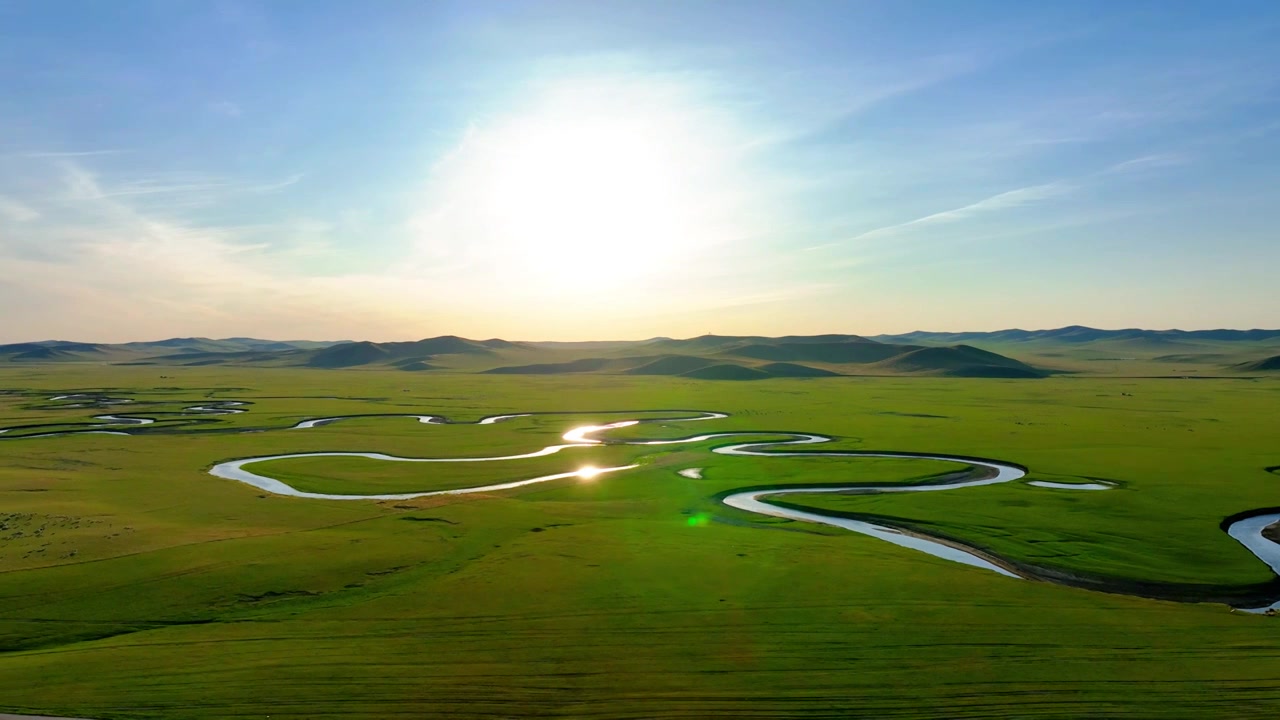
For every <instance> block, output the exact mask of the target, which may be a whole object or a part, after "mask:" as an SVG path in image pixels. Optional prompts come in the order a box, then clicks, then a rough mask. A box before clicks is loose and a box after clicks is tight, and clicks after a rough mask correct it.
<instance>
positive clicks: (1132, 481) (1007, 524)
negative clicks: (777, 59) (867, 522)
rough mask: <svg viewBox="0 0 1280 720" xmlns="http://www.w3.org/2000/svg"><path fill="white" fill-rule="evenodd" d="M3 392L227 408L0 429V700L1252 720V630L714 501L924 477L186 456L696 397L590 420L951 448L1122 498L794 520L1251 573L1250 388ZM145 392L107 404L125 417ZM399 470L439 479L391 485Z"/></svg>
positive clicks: (440, 449) (915, 502)
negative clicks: (78, 432) (271, 487)
mask: <svg viewBox="0 0 1280 720" xmlns="http://www.w3.org/2000/svg"><path fill="white" fill-rule="evenodd" d="M159 374H164V375H169V376H172V377H169V378H164V379H160V378H158V375H159ZM162 387H179V388H182V390H181V391H171V390H158V389H157V388H162ZM3 388H26V389H41V388H42V389H45V390H49V391H50V394H53V392H52V391H62V390H69V389H75V388H115V389H118V390H117V392H120V393H122V394H128V395H131V396H134V397H137V398H138V399H139V400H146V401H154V402H156V403H158V404H157V405H156V406H155V407H156V408H168V409H173V408H175V407H177V406H178V405H180V402H179V401H186V400H197V401H198V400H200V399H203V398H206V397H214V398H220V399H244V400H249V401H252V402H253V403H254V404H253V405H252V406H251V408H252V409H251V411H250V412H248V413H245V414H243V415H234V416H223V417H220V418H218V422H217V423H212V424H209V425H207V426H195V427H188V428H183V431H184V432H186V431H188V430H195V431H196V432H195V433H194V434H156V435H152V436H141V437H132V438H121V437H111V436H83V437H69V438H49V439H32V440H16V441H11V440H0V501H2V505H0V507H3V512H0V523H4V524H5V525H6V529H4V530H0V538H2V539H0V649H2V650H3V651H2V652H0V710H7V711H26V712H38V713H45V714H50V713H60V714H67V715H77V716H84V717H95V718H237V717H239V718H251V717H252V718H259V717H266V716H267V715H270V716H271V717H272V718H273V719H279V718H296V719H302V718H338V717H342V718H388V717H405V718H408V717H414V718H417V717H485V716H487V717H509V716H534V717H633V718H640V717H687V718H705V717H711V716H723V717H778V718H783V717H786V718H791V717H876V718H907V717H919V718H936V717H950V718H962V717H975V718H976V717H1009V718H1027V717H1035V718H1075V717H1119V716H1124V717H1151V718H1156V717H1160V718H1166V717H1222V718H1229V717H1246V716H1249V717H1252V716H1263V717H1265V716H1267V715H1269V714H1274V713H1275V712H1276V711H1277V710H1280V687H1278V686H1277V684H1276V682H1275V678H1276V677H1280V635H1277V634H1276V632H1275V623H1276V620H1275V619H1273V618H1266V617H1255V616H1247V615H1242V614H1232V613H1228V612H1227V611H1226V609H1225V608H1224V607H1223V606H1221V605H1211V604H1202V605H1197V604H1176V603H1167V602H1156V601H1150V600H1143V599H1138V598H1132V597H1125V596H1121V595H1110V594H1103V593H1095V592H1088V591H1084V590H1078V589H1072V588H1066V587H1060V586H1056V585H1051V584H1048V583H1039V582H1027V581H1019V580H1012V579H1009V578H1004V577H1001V576H998V575H996V574H994V573H990V572H984V571H980V570H976V569H973V568H968V567H964V566H960V565H956V564H954V563H949V562H946V561H942V560H938V559H935V558H932V557H929V556H926V555H922V554H920V553H916V552H913V551H910V550H906V549H903V548H899V547H896V546H892V545H889V544H887V543H883V542H880V541H877V540H875V539H873V538H868V537H864V536H860V535H856V534H852V533H845V532H841V531H839V530H836V529H833V528H822V527H818V526H812V525H803V524H799V523H792V522H786V521H781V520H776V519H765V518H758V517H757V516H752V515H747V514H745V513H739V512H737V511H733V510H730V509H728V508H724V507H723V506H721V505H719V504H718V503H717V502H716V500H715V497H716V496H717V495H718V494H720V493H724V492H727V491H729V490H733V489H735V488H740V487H747V486H762V485H783V484H790V483H796V484H813V483H826V482H845V481H853V482H875V483H892V482H920V481H922V480H925V479H927V478H928V477H929V476H932V475H934V474H936V473H938V472H946V471H949V470H950V469H952V468H953V467H954V466H953V465H951V464H948V463H936V462H932V461H923V460H922V461H904V460H872V459H866V460H860V459H835V458H830V459H817V460H812V459H785V458H766V459H757V458H739V457H728V456H722V455H714V454H711V453H710V452H708V450H709V448H711V447H714V446H716V445H720V444H725V443H728V442H732V440H712V441H707V442H704V443H700V444H698V445H679V446H655V447H651V448H642V449H634V448H632V449H627V448H622V449H616V450H615V449H612V448H610V449H599V448H591V449H573V450H568V451H565V452H563V453H561V454H558V455H552V456H549V457H546V458H538V459H536V460H529V461H512V462H511V463H510V464H509V465H508V463H483V464H478V465H465V464H459V465H461V467H456V466H450V465H430V464H424V465H414V464H401V463H381V464H379V463H375V462H373V461H356V460H352V461H347V460H342V461H341V462H337V459H327V462H321V461H320V460H309V459H299V460H290V461H282V462H280V463H279V464H278V465H279V466H280V467H273V468H271V469H272V470H273V472H276V471H278V472H281V473H283V474H288V473H294V474H296V475H297V477H294V478H293V480H295V481H298V482H314V483H320V484H318V485H314V486H312V487H323V488H325V489H326V491H329V490H334V489H337V488H341V491H347V492H366V491H370V490H371V489H375V488H391V487H395V488H397V489H399V488H401V487H406V486H410V485H412V486H417V485H422V484H427V485H429V487H427V488H419V487H413V488H412V489H434V488H437V487H444V486H445V485H447V484H449V483H460V482H463V481H464V480H465V481H466V482H470V481H471V480H473V479H479V478H482V477H483V478H486V479H495V480H500V479H515V478H518V477H527V476H533V475H536V474H545V473H550V472H557V471H570V470H573V469H576V468H577V467H579V466H580V465H581V464H583V463H585V462H588V461H589V462H592V463H594V464H607V463H612V462H615V461H616V459H617V458H618V457H619V456H615V455H611V453H620V455H621V456H622V458H623V459H625V458H627V457H631V455H630V453H632V452H635V453H638V454H641V455H643V459H644V461H645V464H644V465H643V466H642V468H640V469H638V470H636V471H633V472H628V473H623V474H617V475H608V476H601V477H599V478H597V479H596V481H594V482H590V483H586V482H579V481H576V480H573V481H566V482H559V483H550V484H545V485H538V486H531V487H526V488H522V489H520V490H516V491H509V492H503V493H496V494H488V495H484V496H478V495H477V496H457V497H435V498H426V499H420V500H414V501H408V502H394V501H393V502H374V501H356V502H340V501H312V500H301V499H292V498H284V497H278V496H274V495H267V494H264V493H262V492H260V491H258V490H256V489H255V488H251V487H248V486H245V485H242V484H239V483H235V482H232V481H227V480H220V479H218V478H213V477H211V476H209V475H208V474H207V473H206V469H207V468H208V467H209V466H211V465H212V464H214V463H216V462H220V461H222V460H226V459H231V458H238V457H249V456H257V455H271V454H283V453H292V452H307V451H322V450H363V451H373V452H385V453H391V454H396V455H404V456H419V457H421V456H459V455H472V454H494V455H496V454H508V453H513V452H528V451H531V450H535V449H537V448H541V447H543V446H545V445H550V444H556V443H558V442H560V441H559V439H558V438H559V436H560V434H562V433H563V432H564V431H565V430H567V429H569V428H570V427H573V426H574V425H576V424H581V422H583V421H584V420H595V421H608V420H611V419H617V417H618V416H616V415H605V414H595V413H596V412H598V411H603V410H609V409H628V408H634V409H646V408H647V409H661V408H686V409H707V410H722V411H725V412H729V413H732V414H733V415H732V417H730V418H727V419H723V420H715V421H707V422H689V423H680V422H662V423H654V424H643V425H639V426H634V427H631V428H626V429H624V430H622V431H619V432H617V433H616V436H617V437H680V436H687V435H694V434H702V433H707V432H716V431H725V430H734V429H737V430H773V431H812V432H819V433H824V434H829V435H832V436H835V437H837V438H838V442H836V443H831V444H828V445H822V446H814V447H811V448H807V449H813V450H820V449H821V450H827V449H841V448H844V449H862V450H905V451H917V452H939V453H956V454H967V455H976V456H984V457H992V458H998V459H1003V460H1009V461H1013V462H1018V463H1021V464H1024V465H1026V466H1028V467H1029V468H1030V469H1031V472H1032V477H1033V478H1035V477H1039V478H1043V479H1056V480H1061V479H1069V478H1084V477H1103V478H1109V479H1113V480H1116V481H1118V482H1120V483H1121V487H1120V488H1118V489H1116V490H1111V491H1106V492H1093V493H1089V492H1076V493H1066V492H1059V491H1053V490H1048V489H1042V488H1031V487H1027V486H1025V485H1021V484H1010V485H1002V486H995V487H985V488H971V489H962V490H954V491H944V492H940V493H936V494H926V495H915V496H911V497H905V496H877V497H857V496H839V497H823V498H812V497H809V498H805V502H806V503H814V504H826V503H830V504H831V505H830V506H837V505H838V506H839V507H841V508H842V509H846V510H849V511H853V512H869V513H874V514H880V515H886V516H891V517H895V518H899V519H901V520H903V521H907V522H911V523H916V524H919V525H921V526H927V527H931V528H935V529H940V530H944V531H945V532H946V533H947V534H951V535H955V536H957V537H961V538H964V539H966V540H969V541H971V542H975V543H978V544H983V545H987V546H990V547H992V548H993V549H996V550H998V551H999V552H1001V553H1004V554H1007V555H1009V556H1011V557H1016V558H1022V559H1024V560H1026V561H1030V562H1037V563H1043V564H1048V565H1053V566H1057V567H1067V568H1075V569H1080V570H1082V571H1088V572H1093V573H1098V574H1106V575H1117V576H1125V577H1131V578H1149V579H1156V580H1165V581H1188V582H1206V583H1228V584H1231V583H1249V582H1255V581H1258V580H1260V579H1265V578H1266V577H1268V573H1267V571H1266V570H1265V568H1263V567H1262V566H1261V564H1260V563H1258V562H1257V560H1256V559H1254V558H1253V557H1252V556H1251V555H1249V554H1248V553H1247V551H1245V550H1244V549H1243V548H1241V547H1239V546H1238V545H1236V544H1235V543H1234V542H1233V541H1231V540H1230V539H1229V538H1227V537H1226V536H1225V534H1223V533H1222V532H1221V531H1220V530H1218V522H1219V520H1220V519H1221V518H1222V517H1223V516H1225V515H1228V514H1231V513H1234V512H1238V511H1241V510H1247V509H1250V508H1255V507H1264V506H1274V505H1280V485H1277V483H1276V480H1277V478H1276V476H1275V475H1273V474H1269V473H1266V472H1264V471H1263V468H1264V467H1267V466H1274V465H1280V447H1278V446H1277V445H1276V443H1275V438H1276V437H1278V436H1280V418H1278V417H1277V416H1276V413H1275V412H1274V410H1275V408H1276V407H1280V383H1278V382H1274V381H1257V382H1250V381H1221V382H1218V381H1177V380H1147V381H1141V380H1113V379H1080V378H1055V379H1049V380H1038V381H999V380H960V379H928V378H918V379H897V378H875V379H872V378H843V379H821V380H767V381H760V382H758V383H752V384H749V385H744V384H735V383H717V382H709V381H694V380H681V379H670V378H653V377H537V378H534V377H503V376H475V375H445V374H430V375H429V374H408V373H399V372H375V371H368V372H343V371H332V372H330V371H293V370H286V369H257V370H254V369H234V368H226V369H218V368H163V369H160V368H145V367H115V368H112V367H93V366H58V367H51V366H24V367H23V368H21V369H20V370H8V369H6V370H4V371H0V389H3ZM229 388H240V389H236V390H231V389H229ZM335 388H341V390H335ZM406 390H407V392H406ZM333 395H346V396H350V397H351V398H354V399H327V398H328V397H329V396H333ZM39 404H41V403H39V402H37V401H35V400H34V399H33V398H30V397H15V396H5V395H0V418H2V419H3V422H0V426H4V425H7V424H18V423H23V422H29V421H30V422H77V421H87V420H88V418H89V417H90V416H91V415H94V414H101V413H102V412H104V411H95V410H87V409H85V410H75V409H69V410H48V409H43V410H33V409H31V408H30V406H32V405H39ZM144 407H145V406H144V405H143V404H142V403H140V404H139V406H137V407H130V408H128V409H127V410H125V411H121V412H123V414H142V415H145V414H147V413H146V412H145V411H144V410H143V408H144ZM530 410H562V411H573V412H575V413H576V414H575V415H572V416H563V417H554V416H552V417H538V418H524V419H518V420H512V421H508V422H505V423H499V424H496V425H489V426H470V425H457V426H430V425H421V424H419V423H417V422H415V421H413V420H410V419H404V418H386V419H361V420H353V421H348V422H344V423H338V424H334V425H332V426H328V427H322V428H315V429H312V430H301V431H288V432H284V431H279V432H271V431H268V432H261V433H248V434H245V433H240V432H234V433H226V432H214V431H213V430H217V429H219V428H231V429H237V430H255V429H269V428H284V427H288V426H289V425H292V424H293V423H295V422H297V421H298V420H300V419H303V418H307V417H323V416H333V415H341V414H349V413H410V412H421V413H440V414H444V415H448V416H450V417H453V418H455V419H458V420H463V421H471V420H475V419H477V418H479V417H482V416H484V415H489V414H495V413H503V412H519V411H530ZM205 427H207V428H209V429H210V430H211V431H210V432H204V428H205ZM2 437H3V436H0V438H2ZM593 453H595V454H593ZM264 465H265V464H264ZM688 467H700V468H704V475H705V477H704V479H702V480H690V479H687V478H683V477H680V476H678V475H677V474H676V471H677V470H679V469H682V468H688ZM366 468H367V469H366ZM255 469H261V468H255ZM424 469H428V470H430V471H431V472H432V473H436V472H437V471H440V473H441V474H439V475H434V474H433V475H432V476H431V477H430V478H426V477H423V476H421V475H418V474H417V473H420V472H422V471H423V470H424ZM446 470H447V471H448V472H447V473H446V472H444V471H446ZM454 471H459V472H475V473H478V475H476V476H474V477H467V478H464V477H463V476H462V475H458V474H454ZM507 471H510V473H511V474H510V475H508V474H506V473H507ZM491 473H492V474H491ZM303 476H305V478H306V479H305V480H304V479H303ZM485 481H487V480H485ZM690 518H702V519H706V520H709V521H708V522H694V523H690V522H689V520H690ZM42 527H43V528H44V529H43V530H41V531H40V532H39V535H38V536H37V534H36V532H37V530H38V529H40V528H42ZM1036 541H1040V542H1036Z"/></svg>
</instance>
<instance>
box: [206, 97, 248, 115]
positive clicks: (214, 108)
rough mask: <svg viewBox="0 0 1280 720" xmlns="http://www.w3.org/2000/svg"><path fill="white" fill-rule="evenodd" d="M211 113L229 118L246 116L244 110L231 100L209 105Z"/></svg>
mask: <svg viewBox="0 0 1280 720" xmlns="http://www.w3.org/2000/svg"><path fill="white" fill-rule="evenodd" d="M209 111H210V112H213V113H215V114H217V115H222V116H224V117H229V118H238V117H240V116H241V115H244V110H242V109H241V108H240V106H239V105H237V104H235V103H233V102H231V101H229V100H218V101H216V102H211V103H209Z"/></svg>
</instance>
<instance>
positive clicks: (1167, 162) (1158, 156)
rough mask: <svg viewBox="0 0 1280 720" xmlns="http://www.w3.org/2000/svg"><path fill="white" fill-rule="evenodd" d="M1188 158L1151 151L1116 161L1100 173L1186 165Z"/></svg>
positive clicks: (1129, 171)
mask: <svg viewBox="0 0 1280 720" xmlns="http://www.w3.org/2000/svg"><path fill="white" fill-rule="evenodd" d="M1189 161H1190V160H1189V159H1188V158H1187V156H1185V155H1183V154H1181V153H1172V152H1168V153H1153V154H1151V155H1143V156H1141V157H1136V158H1133V159H1132V160H1125V161H1123V162H1118V163H1116V164H1114V165H1112V166H1110V167H1108V168H1106V169H1105V170H1103V171H1102V173H1101V174H1104V175H1105V174H1116V173H1133V172H1143V171H1147V170H1157V169H1160V168H1168V167H1176V166H1178V165H1186V164H1187V163H1188V162H1189Z"/></svg>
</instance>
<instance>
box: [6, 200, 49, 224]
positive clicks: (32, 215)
mask: <svg viewBox="0 0 1280 720" xmlns="http://www.w3.org/2000/svg"><path fill="white" fill-rule="evenodd" d="M0 217H3V218H5V219H6V220H9V221H11V222H16V223H25V222H30V221H32V220H38V219H39V218H40V213H39V212H37V211H36V210H34V209H32V208H31V207H29V206H27V205H25V204H23V203H20V202H18V201H17V200H14V199H13V198H8V197H5V196H3V195H0Z"/></svg>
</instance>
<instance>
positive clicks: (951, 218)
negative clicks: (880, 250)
mask: <svg viewBox="0 0 1280 720" xmlns="http://www.w3.org/2000/svg"><path fill="white" fill-rule="evenodd" d="M1074 189H1075V188H1074V186H1072V185H1069V184H1066V183H1061V182H1054V183H1046V184H1043V185H1030V186H1027V187H1022V188H1018V189H1016V190H1009V191H1006V192H1002V193H999V194H996V195H992V196H990V197H987V198H983V199H982V200H979V201H977V202H973V203H969V204H968V205H963V206H961V207H957V208H952V209H950V210H942V211H940V212H935V213H930V214H929V215H925V216H922V217H918V218H915V219H913V220H908V221H906V222H900V223H896V224H893V225H886V226H884V227H879V228H876V229H874V230H868V231H867V232H864V233H862V234H860V235H857V236H855V237H853V238H850V239H849V240H847V241H845V242H857V241H859V240H870V239H872V238H877V237H884V236H888V235H895V234H897V233H900V232H903V231H906V230H911V229H915V228H919V227H922V226H935V225H944V224H948V223H955V222H960V221H963V220H970V219H973V218H975V217H979V216H983V215H988V214H991V213H997V212H1002V211H1005V210H1012V209H1015V208H1021V207H1026V206H1028V205H1033V204H1036V203H1041V202H1044V201H1046V200H1050V199H1052V198H1057V197H1061V196H1063V195H1066V194H1068V193H1070V192H1071V191H1072V190H1074Z"/></svg>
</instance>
